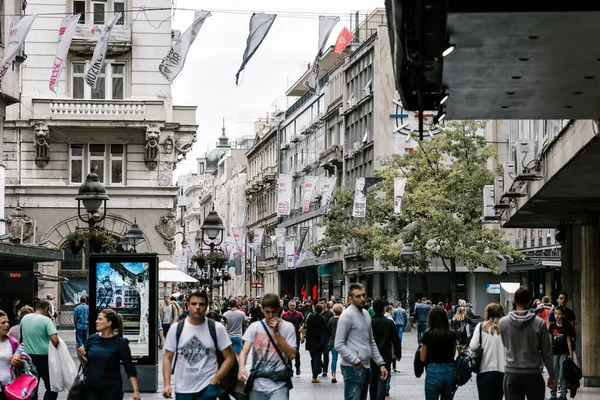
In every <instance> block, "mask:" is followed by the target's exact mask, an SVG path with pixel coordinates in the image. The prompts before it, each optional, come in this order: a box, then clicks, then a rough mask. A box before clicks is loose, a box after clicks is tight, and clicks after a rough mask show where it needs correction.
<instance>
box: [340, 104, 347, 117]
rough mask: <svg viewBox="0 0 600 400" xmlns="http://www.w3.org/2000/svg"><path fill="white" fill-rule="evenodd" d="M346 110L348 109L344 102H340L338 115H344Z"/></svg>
mask: <svg viewBox="0 0 600 400" xmlns="http://www.w3.org/2000/svg"><path fill="white" fill-rule="evenodd" d="M346 111H348V107H346V104H342V105H341V106H340V108H339V113H340V115H344V113H346Z"/></svg>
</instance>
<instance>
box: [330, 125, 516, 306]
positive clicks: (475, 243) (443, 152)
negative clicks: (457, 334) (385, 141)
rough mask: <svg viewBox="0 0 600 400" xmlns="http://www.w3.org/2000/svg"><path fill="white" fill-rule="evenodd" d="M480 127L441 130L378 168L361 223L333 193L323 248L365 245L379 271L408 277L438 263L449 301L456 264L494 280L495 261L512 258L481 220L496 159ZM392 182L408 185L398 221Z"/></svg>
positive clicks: (344, 199) (505, 244)
mask: <svg viewBox="0 0 600 400" xmlns="http://www.w3.org/2000/svg"><path fill="white" fill-rule="evenodd" d="M484 127H485V122H477V121H457V122H451V123H447V124H445V125H444V126H443V127H441V129H440V133H439V134H437V135H435V136H434V137H433V138H431V139H429V140H426V141H421V142H418V147H417V148H416V149H415V151H413V152H412V153H407V154H405V155H393V156H392V157H390V158H389V159H387V160H385V161H383V162H382V168H381V169H380V170H378V171H376V172H375V175H376V176H379V177H381V178H383V181H382V183H381V184H378V185H376V186H374V187H373V188H371V189H370V190H369V193H368V202H367V218H366V219H365V220H364V221H360V222H362V223H360V222H359V223H356V222H354V221H351V219H349V218H348V216H349V215H351V210H352V206H351V204H350V206H348V201H351V200H349V198H350V199H351V196H352V194H351V191H348V193H344V192H338V195H340V194H341V196H340V197H341V198H340V197H336V204H335V205H334V207H332V210H331V211H333V212H334V213H333V215H331V216H330V215H328V216H327V219H326V221H325V223H326V226H327V228H326V230H325V241H324V243H327V244H328V245H330V244H331V243H333V242H336V241H337V242H339V243H338V244H342V241H340V238H344V237H350V238H351V239H352V240H357V239H361V238H363V239H364V240H365V243H366V244H367V246H366V247H367V249H368V252H367V253H368V254H369V255H371V254H372V255H373V256H375V257H377V258H378V259H379V260H380V261H381V263H382V265H383V266H384V267H389V266H404V267H405V268H406V270H409V269H410V270H411V271H414V272H417V271H418V272H426V271H427V269H428V266H429V261H430V260H432V259H436V258H437V259H440V260H441V262H442V264H443V266H444V268H445V269H446V270H447V271H448V273H449V274H450V292H451V297H452V300H453V301H456V269H457V265H458V264H459V263H464V264H465V265H466V266H467V267H468V268H469V270H471V271H473V270H475V269H476V268H477V267H479V266H481V267H484V268H487V269H489V270H491V271H492V272H494V273H499V272H500V269H499V266H498V260H499V258H501V257H503V256H505V255H512V256H517V257H518V254H517V253H516V252H515V251H514V250H513V249H512V248H510V247H509V245H508V242H507V241H505V240H504V239H503V232H502V231H501V230H499V229H490V228H488V227H486V226H485V225H484V224H483V223H482V221H481V214H482V210H483V196H482V191H483V186H484V185H486V184H490V183H492V182H493V179H494V173H493V172H492V171H490V170H489V169H488V168H487V163H488V161H489V160H490V159H491V158H493V157H495V154H494V152H493V150H492V149H491V148H490V147H486V143H485V138H484V137H483V136H482V135H481V132H482V131H483V129H484ZM396 177H406V178H407V183H406V189H405V193H404V197H403V203H402V215H401V216H394V215H393V202H394V178H396ZM338 200H339V204H338ZM336 207H339V209H338V208H336ZM361 233H362V234H363V235H362V236H361V235H360V234H361ZM365 235H366V238H365V237H364V236H365ZM343 240H344V239H343ZM345 240H347V239H345ZM407 243H410V244H411V245H412V247H413V250H414V251H415V253H416V256H415V258H414V259H413V260H412V261H411V263H410V265H406V262H405V261H404V260H402V255H401V253H402V248H403V247H404V245H405V244H407Z"/></svg>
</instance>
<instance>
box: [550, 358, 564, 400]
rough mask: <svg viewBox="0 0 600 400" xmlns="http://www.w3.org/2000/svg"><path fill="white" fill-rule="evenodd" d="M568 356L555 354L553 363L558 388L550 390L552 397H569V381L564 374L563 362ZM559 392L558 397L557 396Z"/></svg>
mask: <svg viewBox="0 0 600 400" xmlns="http://www.w3.org/2000/svg"><path fill="white" fill-rule="evenodd" d="M568 356H569V355H568V354H554V355H553V356H552V361H553V362H554V371H556V387H555V388H554V389H551V390H550V394H551V395H552V397H561V396H562V397H567V381H566V380H565V374H564V373H563V368H562V366H563V361H565V359H566V358H567V357H568ZM557 392H558V396H557V395H556V394H557Z"/></svg>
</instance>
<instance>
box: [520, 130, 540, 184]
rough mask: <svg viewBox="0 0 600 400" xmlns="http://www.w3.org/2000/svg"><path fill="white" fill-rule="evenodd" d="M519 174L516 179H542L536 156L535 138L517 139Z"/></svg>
mask: <svg viewBox="0 0 600 400" xmlns="http://www.w3.org/2000/svg"><path fill="white" fill-rule="evenodd" d="M515 155H516V163H515V164H516V165H515V167H516V169H517V174H516V176H515V181H534V180H538V179H541V177H540V174H539V171H538V170H539V164H538V160H537V159H536V158H535V141H534V140H533V139H519V140H517V152H516V154H515Z"/></svg>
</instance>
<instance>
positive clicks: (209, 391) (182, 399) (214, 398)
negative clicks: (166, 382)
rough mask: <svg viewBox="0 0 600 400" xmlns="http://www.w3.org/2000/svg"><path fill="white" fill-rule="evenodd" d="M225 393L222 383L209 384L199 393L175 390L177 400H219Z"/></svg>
mask: <svg viewBox="0 0 600 400" xmlns="http://www.w3.org/2000/svg"><path fill="white" fill-rule="evenodd" d="M223 393H225V390H223V388H222V387H221V385H208V386H207V387H205V388H204V389H202V390H201V391H200V392H198V393H177V392H175V400H218V399H219V398H220V397H221V395H222V394H223Z"/></svg>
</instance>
